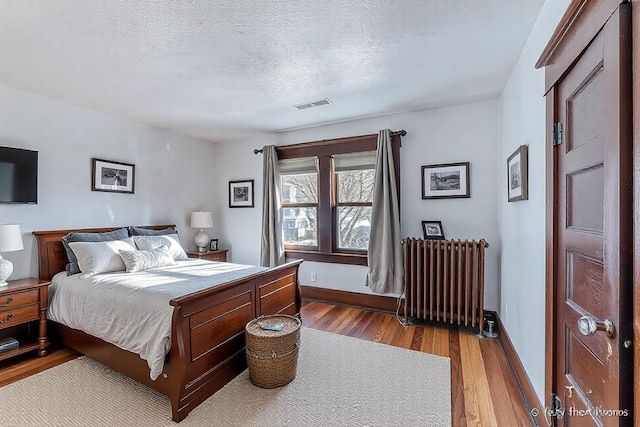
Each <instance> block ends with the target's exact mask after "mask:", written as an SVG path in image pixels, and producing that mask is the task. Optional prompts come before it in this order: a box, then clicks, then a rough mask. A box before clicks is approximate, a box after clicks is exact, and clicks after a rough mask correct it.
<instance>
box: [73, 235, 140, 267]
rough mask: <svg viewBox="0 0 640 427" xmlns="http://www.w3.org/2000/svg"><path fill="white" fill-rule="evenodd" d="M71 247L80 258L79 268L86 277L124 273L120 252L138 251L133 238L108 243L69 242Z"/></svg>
mask: <svg viewBox="0 0 640 427" xmlns="http://www.w3.org/2000/svg"><path fill="white" fill-rule="evenodd" d="M69 247H70V248H71V250H72V251H73V253H74V254H75V255H76V258H78V266H79V267H80V271H82V274H84V275H85V276H93V275H94V274H99V273H108V272H111V271H124V269H125V265H124V263H123V262H122V258H121V257H120V254H119V253H118V251H120V250H125V251H135V250H136V247H135V244H134V243H133V239H132V238H131V237H128V238H126V239H122V240H111V241H108V242H69Z"/></svg>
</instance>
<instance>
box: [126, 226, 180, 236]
mask: <svg viewBox="0 0 640 427" xmlns="http://www.w3.org/2000/svg"><path fill="white" fill-rule="evenodd" d="M176 233H177V231H176V230H175V229H173V228H171V227H168V228H165V229H164V230H151V229H149V228H142V227H134V226H133V225H131V226H129V235H130V236H162V235H163V234H176Z"/></svg>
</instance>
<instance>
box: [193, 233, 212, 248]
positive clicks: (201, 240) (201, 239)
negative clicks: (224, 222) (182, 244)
mask: <svg viewBox="0 0 640 427" xmlns="http://www.w3.org/2000/svg"><path fill="white" fill-rule="evenodd" d="M195 243H196V248H198V252H206V251H207V246H209V236H208V235H207V233H205V232H204V230H203V229H202V228H201V229H200V231H198V233H197V234H196V237H195Z"/></svg>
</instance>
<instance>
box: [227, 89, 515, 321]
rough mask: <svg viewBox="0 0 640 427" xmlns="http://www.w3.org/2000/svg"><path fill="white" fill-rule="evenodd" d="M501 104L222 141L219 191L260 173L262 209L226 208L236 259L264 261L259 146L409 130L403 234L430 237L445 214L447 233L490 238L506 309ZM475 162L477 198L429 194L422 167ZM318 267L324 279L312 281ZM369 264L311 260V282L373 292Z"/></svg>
mask: <svg viewBox="0 0 640 427" xmlns="http://www.w3.org/2000/svg"><path fill="white" fill-rule="evenodd" d="M498 117H499V108H498V102H497V100H495V101H485V102H478V103H472V104H466V105H460V106H455V107H447V108H440V109H433V110H427V111H421V112H415V113H406V114H396V115H389V116H384V117H378V118H370V119H365V120H357V121H351V122H346V123H340V124H334V125H327V126H320V127H314V128H308V129H302V130H297V131H291V132H285V133H279V134H275V135H262V136H256V137H255V138H253V139H251V140H248V141H243V142H241V143H225V144H220V145H219V147H218V151H217V158H216V159H217V163H216V169H217V170H218V172H219V173H220V174H219V175H218V177H219V182H218V191H219V192H225V193H224V194H226V192H228V188H227V186H228V181H229V180H235V179H255V182H256V184H255V191H256V197H255V202H256V207H255V208H254V209H229V208H228V207H227V205H226V204H225V205H224V206H223V207H222V208H221V210H220V211H219V212H218V217H219V218H220V234H221V236H222V242H223V244H225V245H228V247H230V248H231V252H230V254H231V259H232V260H233V261H234V262H241V263H251V264H255V263H258V262H259V259H260V258H259V256H260V218H261V205H262V194H261V192H262V156H261V155H258V156H255V155H254V154H253V149H254V148H261V147H262V146H263V145H265V144H276V145H285V144H293V143H300V142H309V141H317V140H321V139H331V138H339V137H345V136H353V135H363V134H371V133H377V132H378V130H380V129H385V128H389V129H391V130H400V129H405V130H406V131H407V135H406V136H405V137H403V138H402V148H401V150H400V151H401V154H400V156H401V157H400V159H401V205H402V206H401V211H402V212H401V215H402V218H401V226H402V234H403V236H414V237H420V236H422V230H421V221H422V220H441V221H442V222H443V227H444V232H445V235H446V237H447V238H456V239H457V238H460V239H481V238H484V239H486V240H487V241H488V242H489V243H490V245H491V246H490V248H489V249H488V252H487V264H486V276H485V280H486V292H485V298H486V308H487V309H489V310H497V308H498V299H497V296H498V280H499V274H498V259H499V253H500V239H499V235H498V223H497V206H498V193H497V191H496V188H498V186H499V185H498V179H499V178H502V174H499V173H498V172H499V166H500V164H501V163H500V162H499V161H498V160H499V159H498V154H497V153H499V126H498V123H499V120H498ZM466 161H468V162H470V163H471V165H470V176H471V198H469V199H447V200H422V198H421V181H420V173H421V172H420V166H422V165H428V164H438V163H452V162H466ZM311 272H315V273H317V277H318V279H317V282H315V283H313V282H311ZM365 275H366V269H365V267H362V266H351V265H338V264H324V263H316V262H304V263H303V264H302V266H301V269H300V281H301V283H302V284H303V285H311V286H318V287H325V288H331V289H339V290H346V291H351V292H361V293H370V290H369V288H367V287H365V286H364V282H365Z"/></svg>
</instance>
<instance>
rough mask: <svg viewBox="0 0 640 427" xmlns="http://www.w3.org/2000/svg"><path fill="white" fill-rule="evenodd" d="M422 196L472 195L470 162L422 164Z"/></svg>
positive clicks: (429, 197)
mask: <svg viewBox="0 0 640 427" xmlns="http://www.w3.org/2000/svg"><path fill="white" fill-rule="evenodd" d="M421 172H422V198H423V199H452V198H458V197H470V193H469V183H470V181H469V162H464V163H448V164H440V165H426V166H422V170H421Z"/></svg>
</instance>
